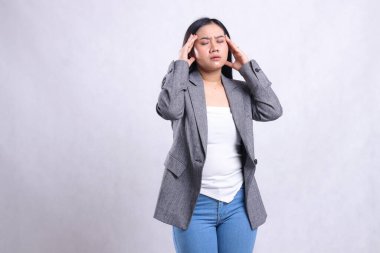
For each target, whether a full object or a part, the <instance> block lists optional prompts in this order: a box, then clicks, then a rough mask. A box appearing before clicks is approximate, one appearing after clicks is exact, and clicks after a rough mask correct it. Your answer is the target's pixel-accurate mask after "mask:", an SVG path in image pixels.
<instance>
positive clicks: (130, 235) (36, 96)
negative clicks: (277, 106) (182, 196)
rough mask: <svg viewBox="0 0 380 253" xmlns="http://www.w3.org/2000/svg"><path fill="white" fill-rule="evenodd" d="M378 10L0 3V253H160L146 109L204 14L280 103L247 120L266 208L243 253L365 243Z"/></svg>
mask: <svg viewBox="0 0 380 253" xmlns="http://www.w3.org/2000/svg"><path fill="white" fill-rule="evenodd" d="M378 7H379V6H378V3H377V1H375V0H373V1H369V0H360V1H359V0H357V1H355V0H351V1H339V0H330V1H327V0H324V1H321V0H314V1H311V0H309V1H297V0H289V1H274V0H265V1H201V0H192V1H180V2H179V1H178V2H175V1H153V0H150V1H137V0H136V1H100V0H97V1H89V0H79V1H78V0H77V1H63V0H62V1H58V0H55V1H52V0H39V1H37V0H34V1H31V0H29V1H26V0H25V1H20V0H8V1H6V0H0V252H4V253H8V252H9V253H21V252H22V253H24V252H25V253H51V252H54V253H63V252H70V253H71V252H80V253H84V252H91V253H105V252H107V253H125V252H128V253H134V252H144V253H145V252H149V253H156V252H157V253H161V252H165V253H166V252H167V253H174V247H173V242H172V237H171V236H172V234H171V227H170V226H169V225H167V224H164V223H161V222H159V221H157V220H155V219H153V212H154V207H155V204H156V200H157V196H158V190H159V186H160V183H161V178H162V174H163V171H164V165H163V162H164V158H165V156H166V153H167V151H168V150H169V148H170V145H171V140H172V132H171V127H170V122H169V121H165V120H163V119H162V118H160V117H159V116H158V115H157V114H156V111H155V105H156V102H157V98H158V94H159V92H160V88H161V81H162V78H163V76H164V75H165V74H166V71H167V68H168V66H169V64H170V62H171V61H172V60H174V59H176V58H177V55H178V51H179V49H180V47H181V44H182V40H183V36H184V34H185V31H186V29H187V27H188V26H189V25H190V24H191V23H192V22H193V21H194V20H196V19H198V18H200V17H203V16H208V17H212V18H218V19H220V20H221V21H222V22H223V23H224V24H225V26H226V27H227V29H228V30H229V32H230V34H231V39H232V40H233V41H234V42H235V43H236V44H238V45H239V47H240V48H241V49H242V50H243V51H244V52H246V54H247V55H248V56H249V58H251V59H255V60H256V61H257V62H258V63H259V65H260V67H261V68H262V69H263V71H264V72H265V74H266V75H267V76H268V78H269V80H270V81H271V82H272V88H273V89H274V91H275V93H276V94H277V95H278V97H279V99H280V102H281V104H282V106H283V109H284V114H283V116H282V117H281V118H280V119H278V120H276V121H273V122H267V123H262V122H254V134H255V154H256V157H257V159H258V164H257V170H256V178H257V181H258V184H259V188H260V191H261V194H262V197H263V201H264V205H265V207H266V210H267V212H268V218H267V221H266V223H264V225H262V226H260V227H259V230H258V234H257V238H256V244H255V253H278V252H282V253H298V252H300V253H308V252H313V253H314V252H315V253H317V252H318V253H320V252H323V253H337V252H344V253H357V252H360V253H363V252H365V253H375V252H380V240H379V238H380V219H379V218H380V215H379V214H380V206H379V205H380V204H379V199H380V191H379V183H380V179H379V176H380V172H379V169H380V165H379V164H380V158H379V157H380V154H379V146H380V138H379V137H380V136H379V135H380V124H379V123H380V105H379V101H380V89H379V81H380V78H379V68H380V63H379V56H380V55H379V45H380V37H379V27H378V25H379V24H380V20H379V13H380V12H379V8H378ZM234 78H235V79H240V80H241V79H242V78H241V76H239V74H238V72H236V71H235V72H234Z"/></svg>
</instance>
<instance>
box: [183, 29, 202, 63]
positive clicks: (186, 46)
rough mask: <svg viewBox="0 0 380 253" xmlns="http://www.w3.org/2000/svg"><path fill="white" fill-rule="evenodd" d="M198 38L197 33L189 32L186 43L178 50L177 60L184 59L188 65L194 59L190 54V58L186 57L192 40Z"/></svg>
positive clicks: (192, 43) (191, 45)
mask: <svg viewBox="0 0 380 253" xmlns="http://www.w3.org/2000/svg"><path fill="white" fill-rule="evenodd" d="M197 38H198V35H196V34H191V35H190V36H189V38H188V39H187V42H186V44H185V45H184V46H183V47H182V48H181V50H179V60H184V61H187V63H188V64H189V66H191V64H192V63H193V62H194V61H195V57H194V56H191V57H190V58H189V57H188V55H189V53H190V51H191V49H192V48H193V46H194V42H195V41H196V39H197Z"/></svg>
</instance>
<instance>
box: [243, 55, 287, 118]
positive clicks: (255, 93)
mask: <svg viewBox="0 0 380 253" xmlns="http://www.w3.org/2000/svg"><path fill="white" fill-rule="evenodd" d="M239 73H240V74H241V75H242V76H243V78H244V79H245V87H246V88H247V90H248V92H249V93H250V97H251V109H252V119H253V120H256V121H272V120H275V119H277V118H279V117H280V116H281V115H282V106H281V104H280V101H279V100H278V98H277V96H276V94H275V93H274V91H273V90H272V88H271V85H272V83H271V82H270V81H269V80H268V78H267V76H266V75H265V74H264V72H263V71H262V70H261V68H260V66H259V65H258V64H257V62H256V61H255V60H253V59H252V60H250V61H249V62H246V63H245V64H243V66H242V67H241V68H240V69H239Z"/></svg>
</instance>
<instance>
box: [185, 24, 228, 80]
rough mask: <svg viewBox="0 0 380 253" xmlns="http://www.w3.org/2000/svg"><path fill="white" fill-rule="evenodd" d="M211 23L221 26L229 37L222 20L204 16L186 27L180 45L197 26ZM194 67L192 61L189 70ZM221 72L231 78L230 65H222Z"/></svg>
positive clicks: (194, 31) (194, 64)
mask: <svg viewBox="0 0 380 253" xmlns="http://www.w3.org/2000/svg"><path fill="white" fill-rule="evenodd" d="M211 23H214V24H216V25H218V26H219V27H220V28H222V30H223V31H224V33H225V34H227V35H228V37H229V38H231V37H230V34H229V33H228V31H227V28H226V27H225V26H224V25H223V24H222V22H220V21H219V20H217V19H215V18H207V17H204V18H200V19H197V20H195V21H194V22H193V23H192V24H191V25H190V26H189V28H187V31H186V33H185V37H184V38H183V43H182V46H184V45H185V44H186V42H187V40H188V39H189V37H190V35H191V34H195V33H196V32H197V31H198V29H199V28H201V27H202V26H205V25H208V24H211ZM193 50H194V48H193V49H192V50H191V52H190V55H193V54H194V51H193ZM231 60H232V54H231V51H230V50H228V55H227V61H230V62H231ZM195 67H196V62H193V64H191V66H190V72H192V71H193V70H194V69H195ZM222 73H223V75H225V76H226V77H228V78H231V79H232V68H231V67H228V66H226V65H224V66H223V67H222Z"/></svg>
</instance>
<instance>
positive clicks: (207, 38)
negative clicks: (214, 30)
mask: <svg viewBox="0 0 380 253" xmlns="http://www.w3.org/2000/svg"><path fill="white" fill-rule="evenodd" d="M221 37H224V35H219V36H215V37H214V38H215V39H218V38H221ZM203 39H206V40H209V39H211V38H210V37H202V38H200V40H203Z"/></svg>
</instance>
